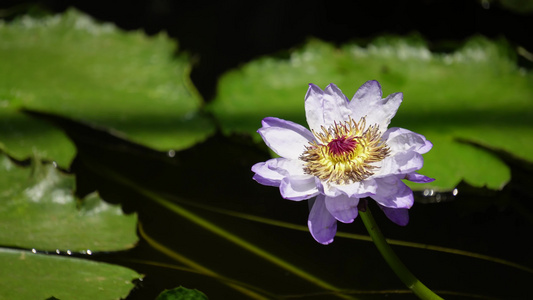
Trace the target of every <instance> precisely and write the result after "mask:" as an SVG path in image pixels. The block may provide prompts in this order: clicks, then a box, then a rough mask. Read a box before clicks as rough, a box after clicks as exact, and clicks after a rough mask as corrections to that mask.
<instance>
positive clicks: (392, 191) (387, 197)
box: [370, 176, 414, 208]
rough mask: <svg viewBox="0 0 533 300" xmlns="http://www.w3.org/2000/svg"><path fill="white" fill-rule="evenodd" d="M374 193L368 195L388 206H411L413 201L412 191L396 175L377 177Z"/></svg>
mask: <svg viewBox="0 0 533 300" xmlns="http://www.w3.org/2000/svg"><path fill="white" fill-rule="evenodd" d="M376 183H377V185H378V188H377V192H376V194H375V195H372V196H370V197H371V198H372V199H374V200H375V201H376V202H377V203H378V204H380V205H383V206H385V207H390V208H411V206H413V203H414V197H413V191H412V190H411V189H410V188H409V187H408V186H407V185H405V183H403V181H401V180H400V179H399V178H397V177H396V176H389V177H384V178H377V179H376Z"/></svg>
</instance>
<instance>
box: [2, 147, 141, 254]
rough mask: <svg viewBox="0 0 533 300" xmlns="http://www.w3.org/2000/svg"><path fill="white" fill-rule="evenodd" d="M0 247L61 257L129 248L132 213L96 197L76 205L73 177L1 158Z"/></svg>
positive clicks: (132, 234)
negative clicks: (17, 248)
mask: <svg viewBox="0 0 533 300" xmlns="http://www.w3.org/2000/svg"><path fill="white" fill-rule="evenodd" d="M0 177H1V178H2V180H1V181H0V190H1V191H2V194H0V245H5V246H14V247H22V248H35V249H38V250H50V251H60V252H62V253H66V251H71V252H75V251H76V252H82V253H89V254H90V253H91V251H92V252H94V251H110V250H121V249H126V248H131V247H133V245H134V244H135V243H136V242H137V236H136V234H135V229H136V222H137V218H136V215H134V214H132V215H129V216H125V215H124V214H123V213H122V211H121V208H120V207H119V206H116V205H111V204H107V203H106V202H103V201H102V200H101V199H100V198H99V197H98V195H97V194H96V193H93V194H91V195H89V196H88V197H86V198H85V199H84V201H81V202H77V201H76V199H75V197H74V195H73V189H74V176H73V175H67V174H63V173H61V172H59V171H58V170H57V169H55V168H54V166H53V165H51V164H48V165H40V164H33V165H32V166H31V167H24V168H23V167H20V166H17V165H15V164H14V163H13V162H12V161H11V160H10V159H9V158H7V157H6V156H5V155H3V154H0Z"/></svg>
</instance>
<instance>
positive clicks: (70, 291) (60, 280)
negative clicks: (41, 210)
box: [0, 248, 141, 300]
mask: <svg viewBox="0 0 533 300" xmlns="http://www.w3.org/2000/svg"><path fill="white" fill-rule="evenodd" d="M139 277H141V275H139V274H138V273H136V272H135V271H132V270H130V269H127V268H124V267H121V266H116V265H110V264H106V263H97V262H93V261H89V260H84V259H78V258H73V257H62V256H57V255H43V254H35V253H32V252H29V251H20V250H9V249H2V248H0V298H1V299H49V298H51V297H54V298H55V299H80V300H84V299H87V300H93V299H117V300H118V299H124V298H125V297H126V296H127V295H128V293H129V291H130V290H131V289H132V288H133V283H132V280H133V279H136V278H139ZM54 298H52V299H54Z"/></svg>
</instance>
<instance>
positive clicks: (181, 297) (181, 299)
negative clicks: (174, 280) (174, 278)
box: [156, 286, 207, 300]
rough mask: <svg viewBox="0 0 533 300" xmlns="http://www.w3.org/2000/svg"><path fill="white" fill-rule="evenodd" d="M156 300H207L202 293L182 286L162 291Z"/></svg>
mask: <svg viewBox="0 0 533 300" xmlns="http://www.w3.org/2000/svg"><path fill="white" fill-rule="evenodd" d="M156 300H207V297H206V296H205V295H204V293H202V292H200V291H198V290H191V289H187V288H184V287H182V286H180V287H178V288H175V289H172V290H166V291H164V292H162V293H161V294H160V295H159V296H158V297H157V299H156Z"/></svg>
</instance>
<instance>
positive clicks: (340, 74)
mask: <svg viewBox="0 0 533 300" xmlns="http://www.w3.org/2000/svg"><path fill="white" fill-rule="evenodd" d="M509 52H510V51H508V48H507V47H506V45H505V44H504V43H502V42H492V41H488V40H486V39H483V38H473V39H471V40H470V41H468V42H467V43H466V44H465V45H464V47H463V48H461V49H458V50H457V51H456V52H454V53H450V54H437V53H432V52H430V51H429V50H428V48H427V47H426V46H425V45H424V44H423V42H421V41H419V40H413V39H401V38H380V39H377V40H375V41H374V42H372V43H371V44H369V45H368V46H367V47H365V48H363V47H360V46H358V45H356V44H348V45H344V46H343V47H341V48H340V49H339V48H335V47H333V46H332V45H330V44H327V43H324V42H320V41H316V40H313V41H310V42H309V43H308V44H306V45H305V46H304V47H303V48H301V49H299V50H297V51H294V52H293V53H292V54H291V56H290V58H289V59H276V58H273V57H265V58H261V59H258V60H256V61H253V62H251V63H248V64H247V65H245V66H243V67H242V68H240V69H237V70H233V71H231V72H228V73H227V74H225V75H224V76H223V77H222V78H221V79H220V82H219V85H218V92H219V94H218V97H217V98H216V99H215V101H213V102H212V104H211V105H210V109H211V111H212V112H213V113H214V114H215V116H216V117H217V118H218V119H219V120H220V124H221V126H222V127H223V129H224V130H225V131H226V132H235V131H237V132H249V133H255V131H256V130H257V129H258V128H259V127H260V121H261V120H262V119H263V118H264V117H267V116H274V117H280V118H284V119H288V120H292V121H295V122H297V123H300V124H304V125H306V124H307V123H306V122H305V114H304V100H303V99H304V95H305V93H306V91H307V84H308V83H315V84H318V85H319V86H320V87H322V88H325V87H326V85H327V84H329V83H335V84H336V85H337V86H338V87H339V88H341V89H342V90H343V92H344V94H346V95H347V96H348V97H349V98H351V96H352V95H353V94H354V93H355V91H356V90H357V89H358V88H359V86H361V85H362V84H363V83H364V82H365V81H367V80H371V79H376V80H378V81H379V82H380V83H381V85H382V87H383V92H384V95H388V94H391V93H394V92H403V93H404V100H403V103H402V105H401V106H400V109H399V111H398V113H397V114H396V117H395V118H394V119H393V121H392V124H391V126H398V127H403V128H407V129H409V130H413V131H415V132H418V133H421V134H423V135H425V136H426V137H427V138H428V139H429V140H431V141H432V142H433V143H434V148H433V149H432V150H431V151H430V152H429V153H428V154H426V155H424V159H425V165H424V168H423V169H422V170H421V173H423V174H424V175H427V176H430V177H434V178H436V179H437V180H436V181H435V182H433V183H430V184H426V185H421V184H413V185H411V186H412V187H414V188H419V189H421V188H426V187H430V188H440V189H444V190H449V189H452V188H453V187H455V186H456V185H457V183H458V182H459V181H460V180H461V179H465V180H466V181H467V182H469V183H471V184H473V185H476V186H483V185H487V186H489V187H491V188H501V187H502V186H503V185H504V184H505V183H506V182H507V181H509V176H510V172H509V170H508V168H507V167H506V166H505V165H504V164H503V163H502V162H501V161H499V160H498V159H497V158H495V157H494V156H492V155H490V154H489V153H487V152H484V151H482V150H480V149H476V148H474V147H472V146H470V145H466V144H461V143H458V142H457V141H456V139H457V138H462V139H466V140H470V141H473V142H477V143H481V144H485V145H488V146H491V147H494V148H500V149H502V150H506V151H508V152H510V153H513V154H515V155H517V156H518V157H521V158H523V159H526V160H530V161H531V160H533V140H531V139H530V138H529V137H530V136H533V75H532V74H531V73H528V72H527V71H525V70H521V69H519V68H518V67H517V66H516V64H515V62H514V60H513V59H512V58H510V55H511V54H509ZM255 136H256V138H258V135H255Z"/></svg>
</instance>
